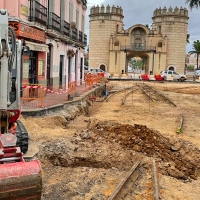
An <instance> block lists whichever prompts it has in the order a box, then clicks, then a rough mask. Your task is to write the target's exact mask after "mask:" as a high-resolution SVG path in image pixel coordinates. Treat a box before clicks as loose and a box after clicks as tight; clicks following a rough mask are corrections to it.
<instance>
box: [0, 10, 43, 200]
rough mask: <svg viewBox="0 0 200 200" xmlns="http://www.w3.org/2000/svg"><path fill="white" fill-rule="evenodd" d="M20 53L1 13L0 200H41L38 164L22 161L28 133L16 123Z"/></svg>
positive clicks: (37, 162) (19, 123)
mask: <svg viewBox="0 0 200 200" xmlns="http://www.w3.org/2000/svg"><path fill="white" fill-rule="evenodd" d="M21 52H22V45H21V41H20V40H16V37H15V33H14V30H13V29H12V28H10V27H9V25H8V11H6V10H2V9H0V200H1V199H4V200H8V199H10V200H11V199H12V200H17V199H20V200H25V199H41V191H42V177H41V167H40V163H39V161H38V160H34V161H30V162H25V160H24V158H23V153H26V152H27V151H28V133H27V131H26V129H25V127H24V126H23V124H22V123H21V122H20V121H18V118H19V116H20V108H21V107H20V89H21Z"/></svg>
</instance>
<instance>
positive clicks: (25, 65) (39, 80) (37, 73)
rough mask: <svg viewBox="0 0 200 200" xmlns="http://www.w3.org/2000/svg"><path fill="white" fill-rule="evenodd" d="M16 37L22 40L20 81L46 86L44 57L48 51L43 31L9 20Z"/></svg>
mask: <svg viewBox="0 0 200 200" xmlns="http://www.w3.org/2000/svg"><path fill="white" fill-rule="evenodd" d="M9 25H10V26H11V27H13V29H14V31H15V34H16V37H17V38H18V39H20V40H22V44H23V49H22V83H23V84H42V85H45V86H46V82H47V81H46V57H47V52H48V51H49V48H48V45H46V44H45V32H44V31H43V30H39V29H36V28H34V27H30V26H28V25H26V24H23V23H20V22H12V21H10V22H9Z"/></svg>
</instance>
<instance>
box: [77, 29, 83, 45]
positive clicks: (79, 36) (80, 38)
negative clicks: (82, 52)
mask: <svg viewBox="0 0 200 200" xmlns="http://www.w3.org/2000/svg"><path fill="white" fill-rule="evenodd" d="M78 40H79V42H81V43H83V33H82V32H81V31H79V33H78Z"/></svg>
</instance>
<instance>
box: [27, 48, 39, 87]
mask: <svg viewBox="0 0 200 200" xmlns="http://www.w3.org/2000/svg"><path fill="white" fill-rule="evenodd" d="M36 58H37V51H30V56H29V84H36V83H37V77H36Z"/></svg>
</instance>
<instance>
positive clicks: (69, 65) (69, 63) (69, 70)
mask: <svg viewBox="0 0 200 200" xmlns="http://www.w3.org/2000/svg"><path fill="white" fill-rule="evenodd" d="M70 81H71V57H68V83H69V82H70Z"/></svg>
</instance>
